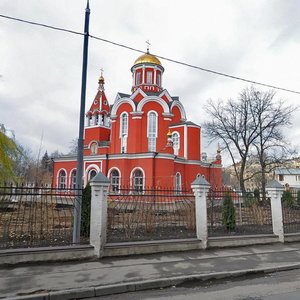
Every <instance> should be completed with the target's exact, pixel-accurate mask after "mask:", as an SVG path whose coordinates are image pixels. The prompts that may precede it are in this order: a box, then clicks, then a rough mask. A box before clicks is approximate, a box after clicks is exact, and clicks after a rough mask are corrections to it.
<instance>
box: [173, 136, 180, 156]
mask: <svg viewBox="0 0 300 300" xmlns="http://www.w3.org/2000/svg"><path fill="white" fill-rule="evenodd" d="M175 134H177V135H178V148H177V152H178V153H177V154H175V148H174V143H173V149H174V154H175V155H177V156H178V155H179V150H180V133H179V132H178V131H173V132H172V140H173V135H175Z"/></svg>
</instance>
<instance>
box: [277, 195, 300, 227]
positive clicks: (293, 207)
mask: <svg viewBox="0 0 300 300" xmlns="http://www.w3.org/2000/svg"><path fill="white" fill-rule="evenodd" d="M281 201H282V216H283V228H284V233H300V191H297V190H287V191H285V192H284V193H283V195H282V198H281Z"/></svg>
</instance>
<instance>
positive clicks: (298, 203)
mask: <svg viewBox="0 0 300 300" xmlns="http://www.w3.org/2000/svg"><path fill="white" fill-rule="evenodd" d="M297 205H298V206H300V190H299V191H298V192H297Z"/></svg>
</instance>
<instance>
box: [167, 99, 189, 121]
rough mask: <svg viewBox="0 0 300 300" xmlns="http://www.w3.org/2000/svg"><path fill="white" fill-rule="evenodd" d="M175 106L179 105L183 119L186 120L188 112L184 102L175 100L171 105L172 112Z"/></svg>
mask: <svg viewBox="0 0 300 300" xmlns="http://www.w3.org/2000/svg"><path fill="white" fill-rule="evenodd" d="M175 106H177V107H178V108H179V110H180V113H181V119H182V120H184V121H185V120H186V113H185V109H184V107H183V105H182V103H181V102H180V101H177V100H175V101H173V102H172V105H171V108H170V111H171V112H172V109H173V107H175Z"/></svg>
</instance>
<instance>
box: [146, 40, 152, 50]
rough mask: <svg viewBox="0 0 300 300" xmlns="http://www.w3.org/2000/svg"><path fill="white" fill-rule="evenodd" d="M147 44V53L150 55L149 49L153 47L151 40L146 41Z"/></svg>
mask: <svg viewBox="0 0 300 300" xmlns="http://www.w3.org/2000/svg"><path fill="white" fill-rule="evenodd" d="M146 44H147V53H149V47H150V45H151V44H150V42H149V40H147V41H146Z"/></svg>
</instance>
